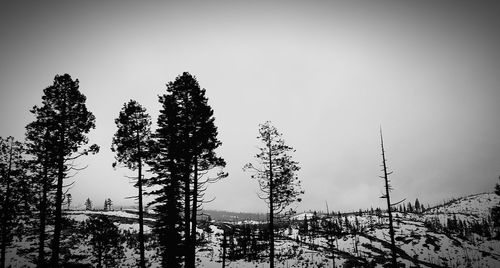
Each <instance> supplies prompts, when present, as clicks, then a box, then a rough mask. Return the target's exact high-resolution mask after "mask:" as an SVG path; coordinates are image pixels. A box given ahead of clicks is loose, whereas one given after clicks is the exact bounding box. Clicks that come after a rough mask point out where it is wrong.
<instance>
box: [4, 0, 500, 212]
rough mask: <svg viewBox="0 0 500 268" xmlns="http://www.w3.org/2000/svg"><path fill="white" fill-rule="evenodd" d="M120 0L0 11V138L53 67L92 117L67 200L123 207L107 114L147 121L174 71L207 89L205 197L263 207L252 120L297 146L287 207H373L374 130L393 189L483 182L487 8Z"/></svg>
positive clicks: (494, 62)
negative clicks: (214, 162)
mask: <svg viewBox="0 0 500 268" xmlns="http://www.w3.org/2000/svg"><path fill="white" fill-rule="evenodd" d="M104 2H105V3H104ZM135 2H136V3H132V2H125V1H115V2H113V1H95V2H94V1H62V2H51V1H49V2H45V1H44V2H43V3H41V2H33V3H29V2H27V1H15V2H14V1H12V2H10V3H2V5H1V8H0V38H1V42H0V90H1V95H0V96H1V106H0V125H1V126H2V127H1V129H0V136H8V135H13V136H15V137H17V138H19V139H21V138H22V137H23V135H24V127H25V125H26V124H27V123H28V122H30V121H32V120H33V119H34V118H33V117H32V116H31V114H30V113H29V112H28V111H29V109H30V108H31V107H32V106H33V105H37V104H40V103H41V96H42V90H43V89H44V88H45V87H47V86H49V85H51V84H52V81H53V78H54V76H55V75H56V74H63V73H69V74H71V75H72V77H73V78H78V79H79V80H80V89H81V91H82V92H83V93H84V94H85V95H86V96H87V105H88V108H89V109H90V111H92V112H93V113H94V115H95V116H96V118H97V122H96V124H97V127H96V129H95V130H92V131H91V134H90V140H91V142H92V143H97V144H99V145H100V146H101V152H100V153H99V154H98V155H96V156H89V157H87V158H85V159H82V160H81V161H80V163H81V165H82V166H83V165H87V164H88V165H89V167H88V168H87V169H86V170H84V171H81V172H80V173H79V174H78V175H77V176H76V177H75V181H76V184H75V186H74V187H73V189H72V190H71V193H72V194H73V199H74V204H75V205H78V204H83V202H84V200H85V199H86V198H87V197H90V198H91V199H92V200H94V202H95V203H96V205H99V206H101V205H102V203H103V202H104V198H108V197H109V198H111V199H112V200H113V201H114V202H115V203H116V204H123V205H127V204H131V203H132V201H131V200H125V199H124V197H126V196H131V195H133V194H135V193H136V189H135V188H133V187H132V185H131V184H130V183H129V182H128V180H127V179H126V178H125V177H124V175H127V174H128V175H133V174H134V173H133V172H130V171H127V170H126V169H124V168H122V169H117V170H113V169H112V167H111V163H112V162H113V161H114V159H113V154H112V152H111V151H110V149H109V148H110V144H111V138H112V135H113V134H114V132H115V131H116V128H115V124H114V118H116V117H117V115H118V112H119V110H120V109H121V107H122V105H123V103H124V102H126V101H128V100H129V99H136V100H137V101H139V102H140V103H141V104H143V105H144V106H145V107H146V108H147V109H148V111H149V113H150V114H151V115H152V117H153V120H154V122H156V118H157V114H158V110H159V109H160V105H159V103H158V97H157V96H158V95H159V94H163V93H164V92H165V84H166V83H167V82H168V81H172V80H173V79H175V77H176V76H177V75H179V74H181V73H182V72H183V71H189V72H190V73H192V74H194V75H196V76H197V78H198V80H199V82H200V84H201V86H202V87H204V88H206V89H207V96H208V98H209V104H210V105H211V106H212V107H213V109H214V111H215V117H216V125H217V126H218V128H219V138H220V140H221V141H222V142H223V146H222V147H221V148H220V150H219V154H220V155H221V156H223V157H224V158H225V159H226V161H227V163H228V166H227V169H226V171H228V172H229V177H228V178H227V179H226V180H225V181H223V182H219V183H217V184H214V185H211V186H210V187H209V191H208V194H207V196H208V197H213V196H216V200H215V201H214V202H212V203H210V204H207V205H206V208H215V209H225V210H232V211H264V210H265V205H264V203H263V202H262V201H260V200H259V199H258V198H257V196H256V192H257V182H256V181H253V180H251V179H250V174H247V173H244V172H243V171H242V167H243V165H244V164H245V163H247V162H249V161H252V160H253V155H254V154H255V153H256V152H257V149H256V145H258V142H257V139H256V137H257V134H258V131H257V130H258V124H259V123H263V122H265V121H266V120H271V121H272V122H273V123H274V125H275V126H276V127H277V128H278V129H279V130H280V131H281V132H282V133H283V134H284V138H285V140H286V142H287V143H288V144H289V145H291V146H293V147H294V148H295V149H296V150H297V152H296V153H295V155H294V156H295V159H296V160H297V161H299V162H300V165H301V167H302V169H301V171H300V173H299V176H300V178H301V180H302V184H303V188H304V190H305V192H306V193H305V195H304V196H303V202H302V203H301V204H300V205H299V206H298V209H299V210H308V209H313V210H324V209H325V201H327V202H328V204H329V206H330V209H333V210H352V209H358V208H369V207H370V206H374V207H376V206H382V205H383V202H382V201H383V200H381V199H379V196H380V195H381V193H382V186H383V184H382V180H381V179H379V178H378V176H379V175H381V173H380V164H381V156H380V141H379V132H378V131H379V126H380V125H382V127H383V130H384V138H385V142H386V150H387V157H388V165H389V167H390V169H391V170H393V171H394V175H393V176H392V181H393V186H394V188H395V190H394V192H393V199H394V200H400V199H402V198H407V199H409V200H411V201H413V200H414V199H415V198H416V197H418V198H419V199H420V200H421V201H423V202H424V203H427V202H429V203H431V204H432V203H435V202H440V201H442V200H444V199H447V198H450V197H454V196H455V197H456V196H461V195H465V194H471V193H478V192H485V191H491V190H492V188H493V186H494V184H495V183H496V182H497V181H498V179H497V178H498V176H499V175H500V117H499V115H500V87H499V86H500V52H499V50H498V48H500V39H499V34H498V31H499V26H500V16H498V14H500V8H499V7H500V6H499V5H498V4H495V5H493V4H487V2H483V1H469V2H468V3H465V2H459V1H439V3H438V2H436V1H413V2H411V3H410V1H394V2H390V1H384V2H382V1H377V2H375V1H345V2H334V1H324V2H314V1H303V3H300V2H292V1H282V2H281V1H262V2H259V1H246V2H238V1H227V2H216V1H200V2H199V3H196V2H190V1H182V4H175V3H163V2H161V1H158V2H148V3H146V2H142V1H141V2H140V3H137V2H138V1H135ZM209 2H210V3H209ZM236 2H238V3H236ZM403 2H404V3H403ZM491 3H493V2H491Z"/></svg>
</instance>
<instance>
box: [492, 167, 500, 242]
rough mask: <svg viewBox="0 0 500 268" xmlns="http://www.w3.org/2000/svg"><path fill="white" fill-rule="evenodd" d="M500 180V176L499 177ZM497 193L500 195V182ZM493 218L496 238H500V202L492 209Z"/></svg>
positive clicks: (496, 188)
mask: <svg viewBox="0 0 500 268" xmlns="http://www.w3.org/2000/svg"><path fill="white" fill-rule="evenodd" d="M498 179H499V180H500V177H498ZM495 194H496V195H498V196H500V184H499V183H497V184H496V185H495ZM491 220H492V221H493V227H494V228H495V230H496V236H495V238H496V239H500V231H498V230H499V229H500V203H499V204H497V205H496V206H495V207H493V208H492V209H491Z"/></svg>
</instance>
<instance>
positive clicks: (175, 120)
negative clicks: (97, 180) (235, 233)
mask: <svg viewBox="0 0 500 268" xmlns="http://www.w3.org/2000/svg"><path fill="white" fill-rule="evenodd" d="M160 103H162V106H163V108H162V110H161V111H160V116H159V118H158V129H157V132H156V134H155V148H157V150H156V152H157V155H156V156H155V158H154V159H153V160H152V161H151V166H152V170H153V172H155V173H156V174H157V176H156V178H152V179H151V180H150V183H151V184H154V185H160V186H162V187H169V189H168V190H167V189H164V190H165V191H169V192H174V194H173V195H172V194H170V193H165V192H163V191H153V194H158V195H160V196H161V195H165V194H168V195H170V197H168V198H164V199H161V198H160V199H157V201H159V200H162V201H161V202H165V205H167V204H166V203H170V205H169V207H170V209H172V210H173V211H171V213H177V212H174V211H176V210H177V209H178V208H180V209H181V211H182V212H183V213H182V214H181V213H179V214H180V216H182V218H179V219H175V218H176V217H174V218H171V220H172V221H171V222H170V224H171V226H174V225H176V224H178V223H182V226H183V232H182V234H183V235H184V240H183V241H177V242H173V243H181V242H182V243H181V244H182V246H183V249H184V250H183V252H184V257H185V259H184V260H185V267H194V265H195V241H196V215H197V210H198V208H199V204H200V201H201V200H200V199H201V198H202V197H203V196H202V195H203V191H204V190H205V188H206V183H208V182H212V181H214V180H215V179H218V178H222V177H225V176H227V174H225V173H223V172H219V173H218V174H217V175H216V176H215V177H214V178H212V179H209V178H208V177H207V178H204V179H203V180H202V181H200V179H201V176H202V175H203V174H207V172H208V171H210V170H211V169H213V168H215V167H224V166H225V162H224V160H223V159H222V158H220V157H217V156H216V154H215V152H214V151H215V149H216V148H218V147H219V146H220V145H221V143H220V141H218V140H217V128H216V127H215V125H214V120H215V119H214V117H213V111H212V109H211V107H210V106H209V105H208V104H207V98H206V97H205V89H201V88H200V86H199V84H198V81H197V80H196V78H195V77H193V76H192V75H191V74H189V73H187V72H185V73H183V74H182V75H180V76H178V77H177V78H176V79H175V81H173V82H169V83H168V84H167V94H165V95H163V96H160ZM166 157H168V159H169V160H168V161H166V160H164V159H165V158H166ZM162 161H163V163H162ZM177 187H180V188H178V189H177ZM174 188H175V189H174ZM177 194H179V195H182V197H183V200H182V201H183V202H179V199H178V198H180V196H177ZM170 199H171V200H170ZM173 199H176V201H174V200H173ZM161 202H160V203H161ZM174 204H177V205H174ZM179 205H180V206H179ZM165 209H166V208H165ZM166 220H167V219H166ZM168 221H170V220H168ZM174 221H175V222H176V223H175V224H174ZM174 229H176V228H173V227H172V228H170V230H172V231H173V230H174ZM171 235H174V234H173V233H172V234H171ZM176 248H177V250H178V246H176ZM171 252H176V251H175V250H173V249H172V251H171ZM172 265H173V264H172Z"/></svg>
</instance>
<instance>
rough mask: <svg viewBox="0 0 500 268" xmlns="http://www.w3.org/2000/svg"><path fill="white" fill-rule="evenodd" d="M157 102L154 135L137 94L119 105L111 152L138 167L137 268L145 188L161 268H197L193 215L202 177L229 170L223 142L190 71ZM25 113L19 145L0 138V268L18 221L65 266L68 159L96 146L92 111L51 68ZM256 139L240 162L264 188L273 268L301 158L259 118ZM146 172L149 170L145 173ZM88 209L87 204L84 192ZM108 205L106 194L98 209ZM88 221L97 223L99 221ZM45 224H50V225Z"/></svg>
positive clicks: (71, 171) (75, 87)
mask: <svg viewBox="0 0 500 268" xmlns="http://www.w3.org/2000/svg"><path fill="white" fill-rule="evenodd" d="M158 101H159V103H160V105H161V109H160V114H159V117H158V120H157V122H156V130H155V131H154V132H153V131H151V125H152V121H151V117H150V115H149V114H148V113H147V111H146V109H145V108H144V107H143V106H142V105H141V104H139V103H138V102H137V101H135V100H130V101H128V102H126V103H124V104H123V107H122V109H121V110H120V111H119V113H118V117H117V118H116V119H115V124H116V127H117V131H116V133H115V134H114V136H113V139H112V142H111V150H112V151H113V152H114V153H115V160H116V161H115V162H114V163H113V164H112V166H113V167H114V168H116V167H117V166H122V167H125V168H128V169H130V170H133V171H136V172H137V176H136V177H135V179H134V187H136V188H137V195H136V199H137V202H138V207H139V213H138V214H139V219H138V221H139V234H138V244H139V261H138V263H139V267H146V266H147V260H146V259H145V254H144V252H145V248H144V215H143V214H144V204H143V195H150V196H152V197H153V201H152V202H151V203H150V204H148V205H150V206H153V207H154V209H155V210H156V213H157V215H158V220H157V221H156V223H155V227H154V229H153V233H154V234H155V235H156V237H157V240H158V247H159V254H160V255H161V262H162V266H167V267H181V266H182V267H195V261H196V244H197V243H198V238H197V231H196V226H197V224H198V223H197V215H198V212H199V211H200V208H201V206H202V204H203V203H204V202H205V200H204V192H205V190H206V188H207V186H208V184H210V183H214V182H216V181H218V180H220V179H223V178H226V177H227V176H228V174H227V173H226V172H224V170H223V168H224V167H225V166H226V162H225V160H224V159H223V158H222V157H220V156H218V155H217V154H216V149H217V148H219V147H220V146H221V145H222V142H221V141H220V140H219V139H218V137H217V135H218V130H217V127H216V125H215V117H214V111H213V109H212V107H210V105H209V104H208V98H207V96H206V90H205V89H204V88H201V87H200V85H199V83H198V81H197V79H196V77H194V76H193V75H191V74H189V73H187V72H184V73H183V74H181V75H179V76H177V77H176V78H175V80H174V81H171V82H169V83H167V85H166V93H165V94H163V95H160V96H159V97H158ZM30 112H31V113H32V115H33V116H34V117H35V119H34V121H33V122H31V123H29V124H28V125H27V126H26V134H25V140H24V141H23V142H21V141H15V140H14V138H12V137H8V138H6V139H3V138H2V139H1V140H0V153H1V155H0V157H1V159H0V172H1V185H0V186H1V187H0V191H1V192H0V194H1V196H2V197H1V199H0V206H1V213H2V214H1V215H2V222H1V223H2V226H1V258H0V267H1V268H3V267H5V255H6V249H7V247H8V246H9V244H10V243H11V242H12V240H13V234H14V233H15V232H18V231H19V229H22V228H31V229H32V230H36V232H37V240H38V241H37V243H38V256H37V260H36V264H37V266H38V267H47V266H50V267H60V266H61V265H62V263H61V259H60V254H61V234H62V231H63V228H64V224H63V222H64V221H63V216H64V215H63V204H66V205H67V208H68V209H69V207H70V203H71V194H68V191H69V188H68V185H66V184H65V181H67V179H68V178H71V177H73V176H74V175H75V174H76V172H78V171H79V170H81V169H82V168H81V167H79V166H77V165H75V160H77V159H78V158H80V157H83V156H87V155H91V154H96V153H98V152H99V149H100V147H99V146H98V145H96V144H92V145H90V146H89V145H88V143H89V140H88V137H87V134H88V133H89V132H90V130H92V129H94V128H95V116H94V115H93V114H92V113H91V112H90V111H89V110H88V109H87V106H86V97H85V95H83V94H82V93H81V92H80V90H79V81H78V79H75V80H74V79H73V78H72V77H71V76H70V75H69V74H64V75H56V76H55V78H54V81H53V84H52V85H50V86H48V87H47V88H45V89H44V90H43V95H42V102H41V104H40V105H36V106H34V107H33V108H32V109H31V110H30ZM258 138H259V140H260V141H261V142H262V146H261V147H260V153H258V154H257V155H256V160H257V161H256V162H257V163H256V164H254V165H252V164H248V165H246V166H245V167H244V168H245V169H246V170H251V171H252V172H253V175H252V177H253V178H255V179H257V180H258V182H259V185H260V187H261V190H262V192H261V194H262V195H261V196H260V197H261V198H262V199H264V200H265V201H266V203H267V204H268V207H269V222H270V223H269V226H270V227H269V228H270V263H271V267H273V258H274V232H273V225H274V222H273V220H274V218H275V217H276V216H277V214H281V213H283V212H284V211H285V208H286V207H287V206H289V205H290V204H291V203H292V202H294V201H300V198H299V195H301V194H302V193H303V191H302V190H301V188H300V181H299V180H298V177H297V175H296V172H297V171H298V170H299V166H298V163H297V162H295V161H293V160H292V157H291V154H290V153H292V152H293V149H292V147H290V146H287V145H285V143H284V141H283V139H282V134H281V133H279V132H278V130H277V129H276V128H275V127H274V126H272V125H271V123H270V122H266V123H264V124H262V125H260V129H259V137H258ZM145 171H147V172H149V173H150V175H151V176H148V178H146V177H145V176H144V173H145ZM65 202H66V203H65ZM86 206H87V208H89V209H90V208H92V203H91V201H90V199H88V200H87V203H86ZM111 207H112V202H111V200H110V199H107V200H106V202H105V208H106V209H108V210H109V209H111ZM95 221H96V222H98V223H99V224H103V222H104V223H105V221H106V220H105V219H98V220H95ZM48 225H53V231H52V229H51V228H48ZM94 225H95V224H94ZM27 226H30V227H27ZM90 226H93V225H92V224H90ZM96 226H97V225H96ZM110 228H111V227H110ZM111 229H113V228H111ZM49 230H50V231H49ZM89 230H90V229H89ZM49 240H50V246H49ZM49 253H50V258H48V255H49ZM98 253H99V254H100V255H102V252H100V251H99V252H98ZM99 259H100V258H99ZM99 265H101V262H100V261H99Z"/></svg>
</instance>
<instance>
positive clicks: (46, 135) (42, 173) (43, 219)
mask: <svg viewBox="0 0 500 268" xmlns="http://www.w3.org/2000/svg"><path fill="white" fill-rule="evenodd" d="M30 112H31V113H32V114H34V115H35V116H36V120H35V121H33V122H31V123H29V124H28V125H27V126H26V134H25V136H26V147H27V153H28V154H29V156H30V160H29V167H30V170H31V175H32V177H33V178H34V186H36V187H37V188H38V189H39V191H40V195H41V196H40V197H39V202H38V211H39V226H38V257H37V264H38V267H45V266H47V265H46V261H45V244H46V239H47V234H46V231H45V229H46V225H47V221H48V218H49V216H50V212H51V208H52V205H53V204H52V201H53V190H54V189H55V187H54V185H53V184H54V180H55V177H56V174H57V155H56V152H55V151H54V150H53V148H54V147H53V144H54V143H55V142H56V137H55V135H56V134H55V133H54V132H53V131H51V129H50V127H51V126H50V123H51V122H50V120H49V119H50V117H51V108H50V107H48V106H43V107H37V106H35V107H33V109H32V110H30ZM68 206H69V204H68Z"/></svg>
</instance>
